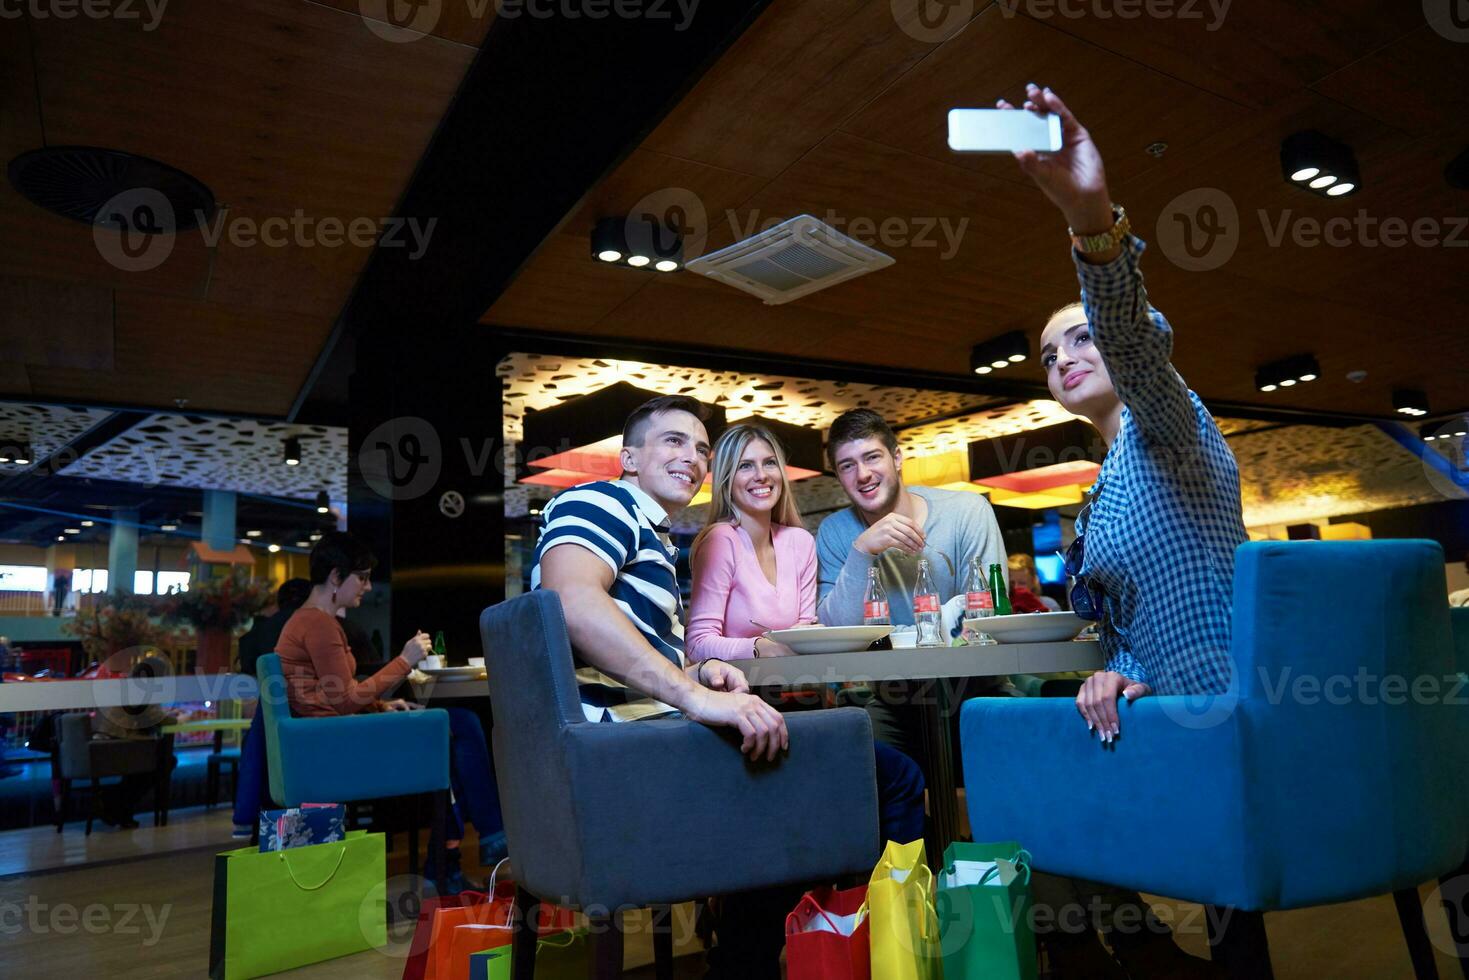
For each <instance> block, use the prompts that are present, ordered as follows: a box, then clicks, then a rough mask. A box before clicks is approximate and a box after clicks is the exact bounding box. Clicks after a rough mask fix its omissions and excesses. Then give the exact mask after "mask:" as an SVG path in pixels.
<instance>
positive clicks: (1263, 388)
mask: <svg viewBox="0 0 1469 980" xmlns="http://www.w3.org/2000/svg"><path fill="white" fill-rule="evenodd" d="M1275 388H1276V386H1275V385H1272V384H1263V385H1261V386H1260V390H1261V391H1274V390H1275Z"/></svg>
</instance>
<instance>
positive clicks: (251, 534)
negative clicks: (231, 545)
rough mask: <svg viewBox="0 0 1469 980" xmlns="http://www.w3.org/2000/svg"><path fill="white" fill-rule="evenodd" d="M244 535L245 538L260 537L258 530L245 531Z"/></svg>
mask: <svg viewBox="0 0 1469 980" xmlns="http://www.w3.org/2000/svg"><path fill="white" fill-rule="evenodd" d="M245 537H247V538H258V537H260V532H259V531H246V532H245Z"/></svg>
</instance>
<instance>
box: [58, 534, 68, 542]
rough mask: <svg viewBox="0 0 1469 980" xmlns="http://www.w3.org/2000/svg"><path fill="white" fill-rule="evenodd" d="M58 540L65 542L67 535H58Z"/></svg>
mask: <svg viewBox="0 0 1469 980" xmlns="http://www.w3.org/2000/svg"><path fill="white" fill-rule="evenodd" d="M56 540H57V541H65V540H66V535H64V534H58V535H56Z"/></svg>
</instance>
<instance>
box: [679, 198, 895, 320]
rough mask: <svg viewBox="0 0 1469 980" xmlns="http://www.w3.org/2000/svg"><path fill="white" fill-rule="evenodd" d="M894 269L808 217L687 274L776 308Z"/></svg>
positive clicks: (714, 256) (704, 260)
mask: <svg viewBox="0 0 1469 980" xmlns="http://www.w3.org/2000/svg"><path fill="white" fill-rule="evenodd" d="M892 264H893V257H892V256H891V255H884V254H883V253H882V252H879V251H878V250H877V249H875V248H869V247H867V246H866V245H863V244H862V243H861V242H859V241H857V240H856V239H853V238H848V237H847V236H846V235H843V234H842V233H841V232H839V231H837V230H836V229H835V228H833V227H831V226H830V225H827V224H823V223H822V222H820V221H818V220H816V219H815V218H813V217H811V215H809V214H803V215H799V216H798V217H795V218H792V219H790V220H789V221H783V222H781V223H780V224H778V225H776V226H775V227H774V228H771V229H770V230H768V231H762V232H761V233H760V234H758V235H755V236H753V237H751V238H747V239H745V240H744V241H742V242H736V243H735V244H733V245H731V246H729V247H728V248H722V249H720V250H719V251H717V252H711V253H710V254H708V255H703V256H700V257H699V258H697V259H694V260H693V261H691V262H689V263H688V265H687V266H686V268H687V269H688V270H689V271H690V272H697V273H699V274H700V275H704V276H708V277H709V278H710V279H717V280H718V281H720V282H723V283H728V284H729V285H731V286H733V287H735V288H736V289H743V290H744V291H745V292H747V293H753V294H754V295H756V296H759V297H760V298H761V299H763V300H764V301H765V302H766V303H767V304H768V305H771V306H775V305H778V304H780V303H789V302H790V301H791V300H793V299H799V298H800V297H802V296H805V295H807V294H808V293H814V292H816V291H817V290H819V289H825V288H826V287H827V286H834V285H836V284H837V283H839V282H844V281H846V280H848V279H854V278H856V277H857V276H860V275H865V274H866V273H869V272H872V271H874V270H877V269H882V268H885V267H887V266H890V265H892Z"/></svg>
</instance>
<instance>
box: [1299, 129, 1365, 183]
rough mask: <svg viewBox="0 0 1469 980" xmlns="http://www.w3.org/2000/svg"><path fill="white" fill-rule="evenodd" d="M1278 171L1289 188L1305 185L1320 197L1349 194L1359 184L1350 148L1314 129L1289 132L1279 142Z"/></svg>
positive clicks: (1355, 158) (1354, 155)
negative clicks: (1290, 185)
mask: <svg viewBox="0 0 1469 980" xmlns="http://www.w3.org/2000/svg"><path fill="white" fill-rule="evenodd" d="M1280 172H1281V175H1282V176H1283V177H1284V178H1285V179H1286V180H1287V181H1288V182H1289V183H1291V184H1292V185H1294V186H1297V187H1299V186H1301V185H1302V184H1303V183H1304V184H1305V185H1306V186H1307V187H1309V188H1311V190H1313V191H1315V192H1316V193H1317V194H1320V195H1322V196H1323V197H1341V196H1342V195H1344V194H1350V193H1352V191H1354V190H1356V189H1357V187H1358V185H1360V183H1361V180H1360V176H1359V170H1358V167H1357V156H1356V154H1355V153H1353V152H1352V148H1351V147H1350V146H1348V145H1346V144H1345V143H1342V142H1339V141H1337V140H1334V139H1332V138H1331V137H1330V136H1327V135H1325V134H1324V133H1320V132H1317V131H1316V130H1314V129H1308V130H1303V131H1302V132H1299V133H1292V134H1291V135H1289V136H1287V137H1286V138H1285V139H1284V140H1283V141H1282V142H1281V144H1280ZM1328 187H1329V188H1331V189H1330V190H1327V189H1326V188H1328ZM1337 188H1341V189H1340V190H1338V189H1337Z"/></svg>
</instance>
